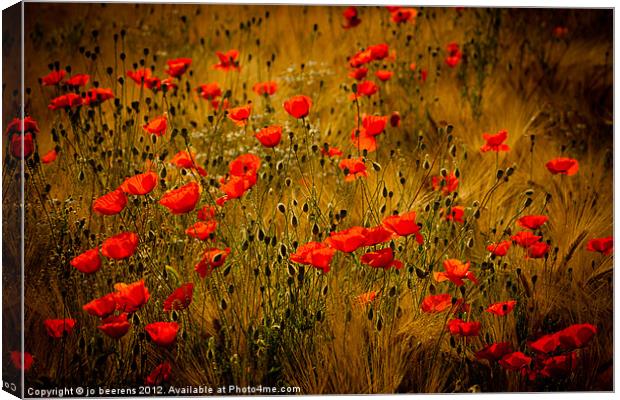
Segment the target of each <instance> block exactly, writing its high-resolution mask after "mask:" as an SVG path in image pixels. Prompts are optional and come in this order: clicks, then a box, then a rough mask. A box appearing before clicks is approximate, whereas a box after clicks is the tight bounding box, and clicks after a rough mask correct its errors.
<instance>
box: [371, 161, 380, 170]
mask: <svg viewBox="0 0 620 400" xmlns="http://www.w3.org/2000/svg"><path fill="white" fill-rule="evenodd" d="M372 168H373V169H374V170H375V171H377V172H378V171H381V165H380V164H379V163H376V162H374V161H373V162H372Z"/></svg>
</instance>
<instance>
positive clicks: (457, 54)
mask: <svg viewBox="0 0 620 400" xmlns="http://www.w3.org/2000/svg"><path fill="white" fill-rule="evenodd" d="M446 50H447V51H448V55H446V64H447V65H448V67H450V68H454V67H456V66H457V65H458V63H459V62H460V61H461V57H462V56H463V53H461V50H460V49H459V45H458V44H456V43H454V42H452V43H449V44H448V45H447V46H446Z"/></svg>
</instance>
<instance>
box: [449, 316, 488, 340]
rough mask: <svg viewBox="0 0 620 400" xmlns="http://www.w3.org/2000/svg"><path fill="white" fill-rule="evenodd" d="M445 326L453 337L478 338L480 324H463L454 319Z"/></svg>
mask: <svg viewBox="0 0 620 400" xmlns="http://www.w3.org/2000/svg"><path fill="white" fill-rule="evenodd" d="M447 326H448V330H449V331H450V334H451V335H453V336H456V335H460V336H478V334H479V333H480V322H465V321H463V320H462V319H460V318H455V319H452V320H450V321H449V322H448V324H447Z"/></svg>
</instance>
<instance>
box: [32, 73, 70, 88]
mask: <svg viewBox="0 0 620 400" xmlns="http://www.w3.org/2000/svg"><path fill="white" fill-rule="evenodd" d="M66 74H67V72H66V71H65V70H60V71H56V70H54V71H51V72H50V73H49V74H47V75H45V76H44V77H42V78H39V79H40V80H41V85H43V86H55V85H58V84H59V83H60V82H61V81H62V80H63V79H64V78H65V75H66Z"/></svg>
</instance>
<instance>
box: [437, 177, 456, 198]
mask: <svg viewBox="0 0 620 400" xmlns="http://www.w3.org/2000/svg"><path fill="white" fill-rule="evenodd" d="M431 184H432V185H433V190H441V193H442V194H443V195H444V196H447V195H449V194H450V193H452V192H454V191H456V190H457V189H458V187H459V178H457V177H456V175H455V174H454V172H449V173H448V174H447V175H446V176H445V177H443V176H441V175H438V176H433V178H432V179H431Z"/></svg>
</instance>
